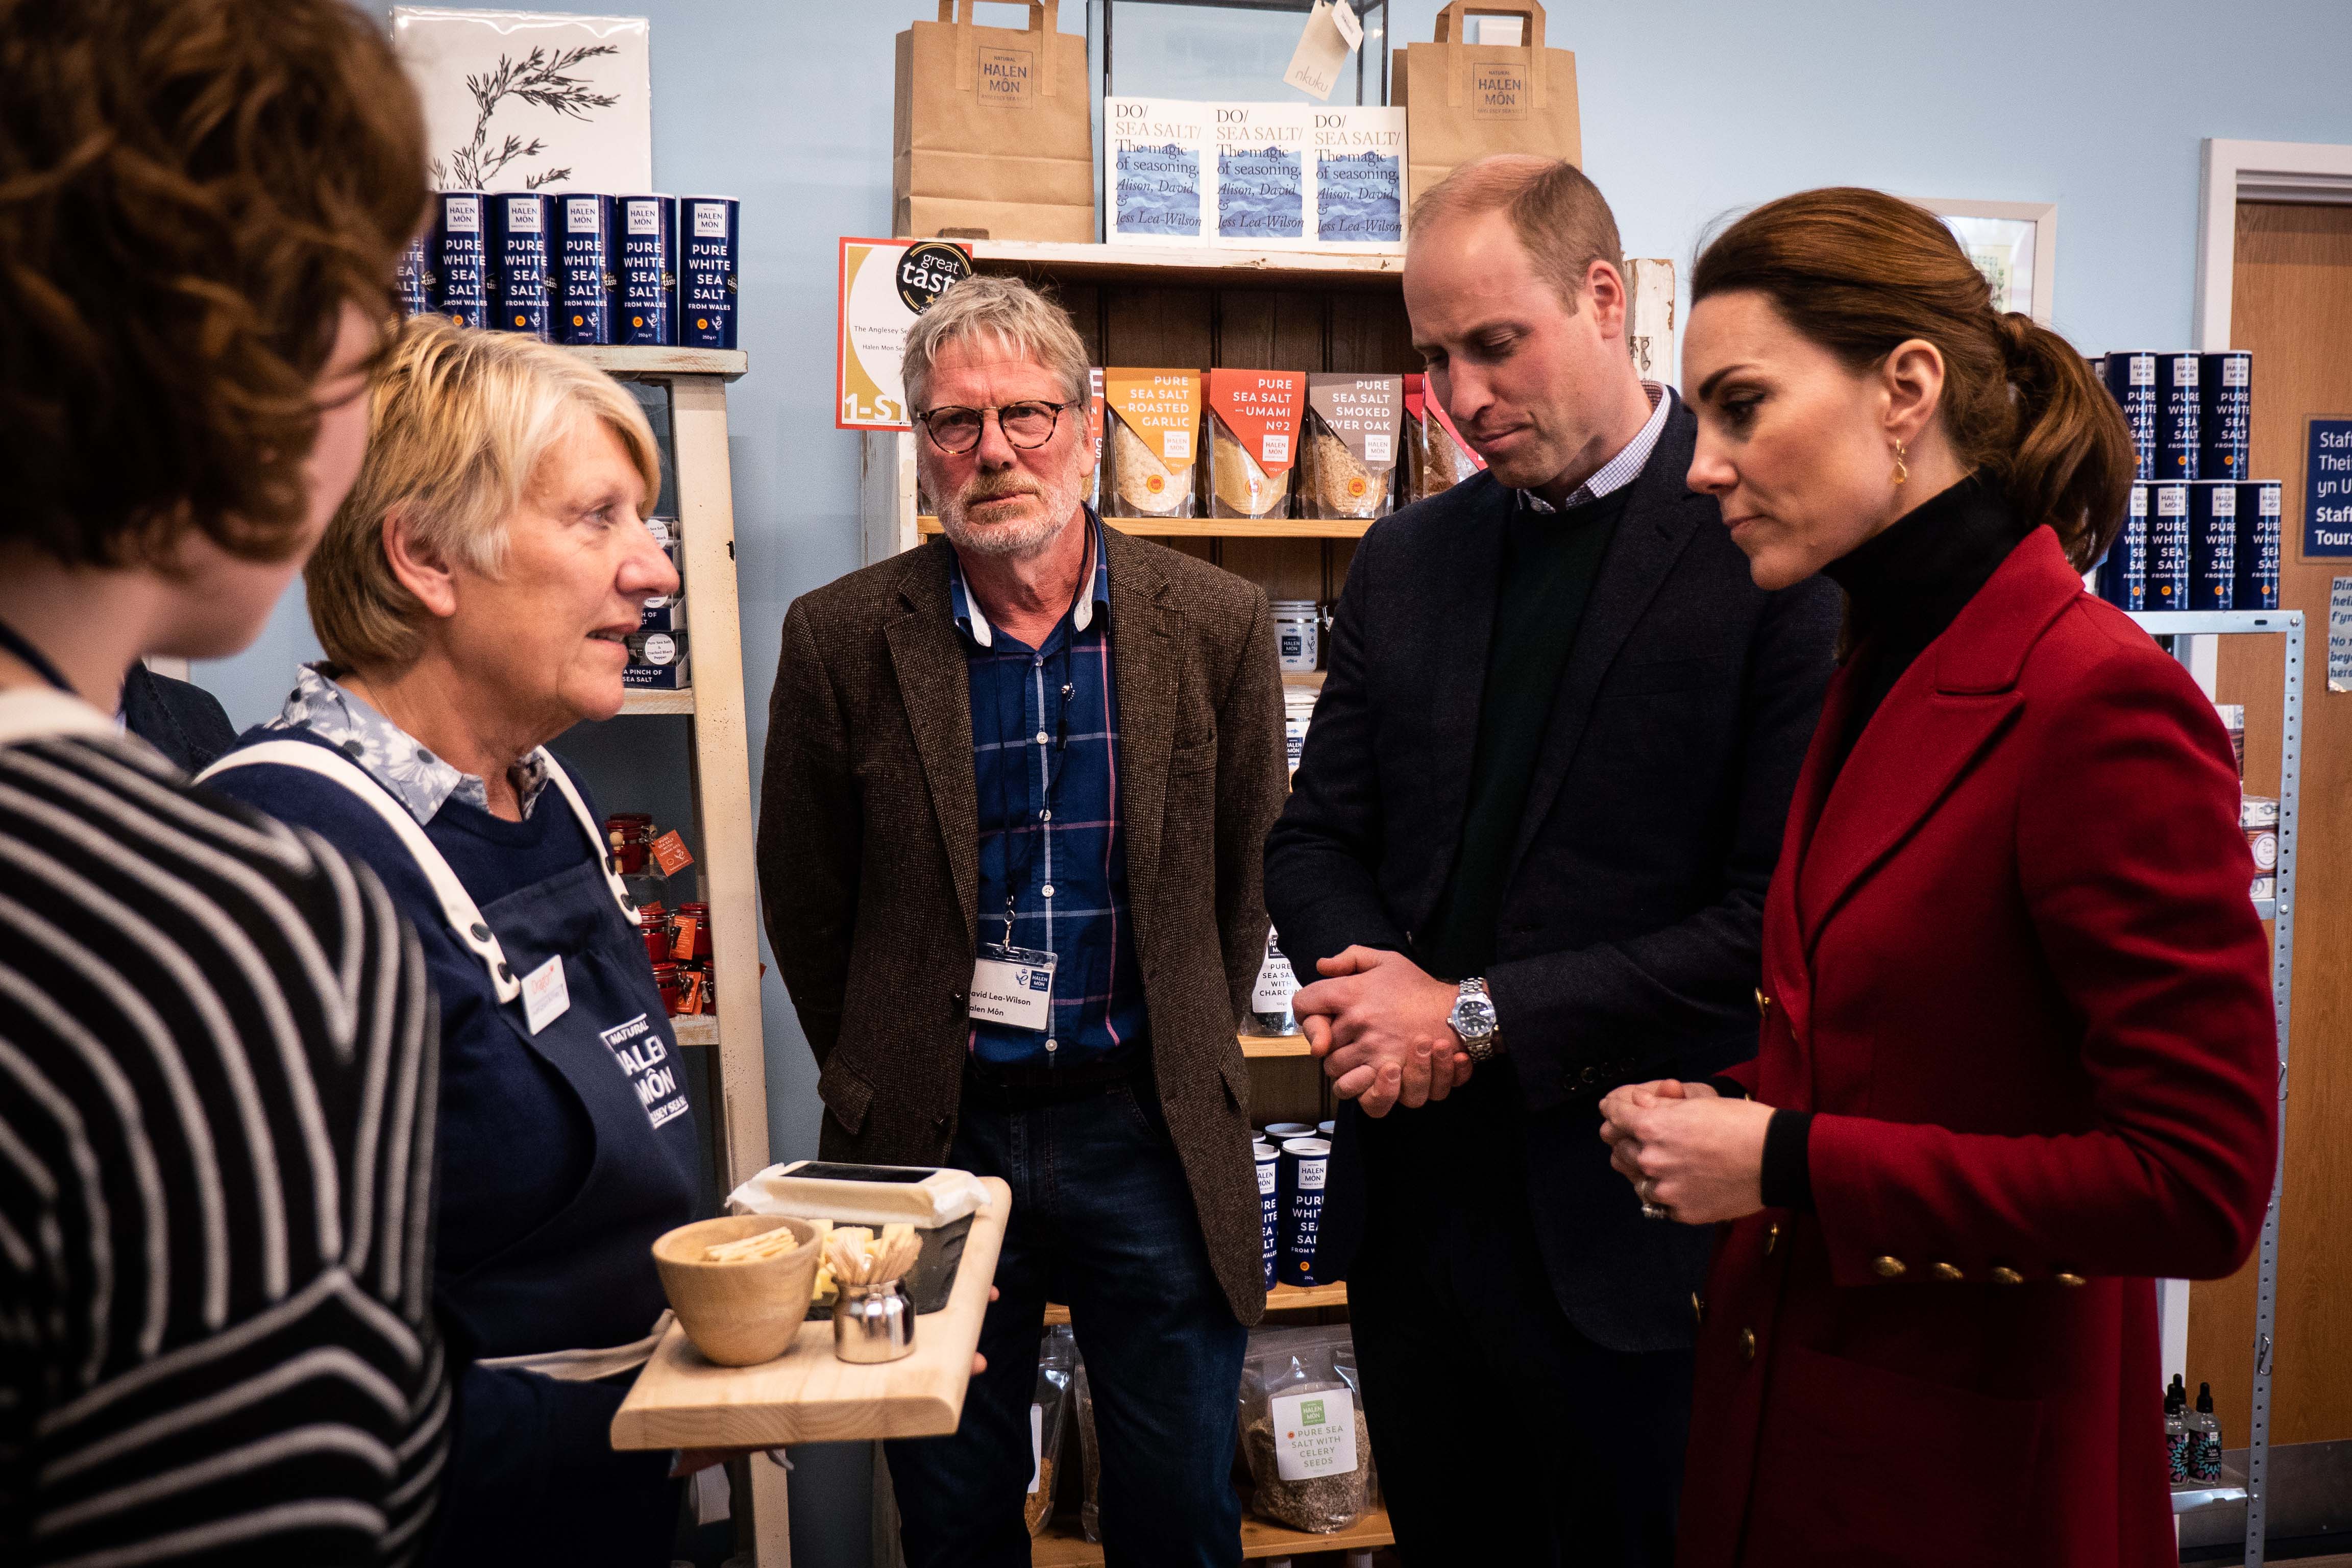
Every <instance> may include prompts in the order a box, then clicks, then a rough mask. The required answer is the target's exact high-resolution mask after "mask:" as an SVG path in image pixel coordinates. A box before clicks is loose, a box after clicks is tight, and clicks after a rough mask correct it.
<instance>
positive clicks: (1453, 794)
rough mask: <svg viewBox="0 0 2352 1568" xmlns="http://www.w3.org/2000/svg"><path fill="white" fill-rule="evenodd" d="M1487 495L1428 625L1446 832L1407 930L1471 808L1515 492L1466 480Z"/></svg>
mask: <svg viewBox="0 0 2352 1568" xmlns="http://www.w3.org/2000/svg"><path fill="white" fill-rule="evenodd" d="M1463 482H1464V483H1465V484H1469V485H1482V486H1485V487H1486V490H1487V492H1488V493H1487V494H1486V495H1485V496H1482V497H1481V498H1479V500H1480V504H1479V505H1477V506H1476V507H1475V508H1469V509H1465V516H1464V518H1463V520H1462V523H1461V531H1460V532H1459V533H1458V534H1456V535H1455V536H1454V538H1453V539H1451V540H1449V541H1448V542H1447V543H1448V547H1449V551H1450V553H1451V555H1452V560H1451V562H1450V563H1449V565H1448V568H1447V570H1445V571H1444V572H1442V573H1440V574H1437V575H1436V579H1435V581H1434V582H1433V584H1432V590H1433V591H1432V593H1431V605H1430V610H1429V616H1430V619H1429V621H1428V624H1429V625H1430V626H1433V627H1435V628H1436V635H1435V637H1434V638H1433V648H1434V650H1435V651H1434V657H1433V658H1432V660H1431V664H1432V669H1431V672H1430V698H1431V707H1430V716H1429V728H1430V733H1431V736H1432V744H1431V747H1430V759H1431V761H1432V763H1436V764H1439V765H1437V766H1436V767H1435V768H1434V769H1433V773H1434V775H1435V777H1434V783H1435V785H1436V800H1435V801H1434V803H1433V810H1432V813H1431V818H1430V819H1431V821H1432V822H1433V823H1436V824H1440V825H1442V826H1441V828H1440V831H1441V832H1442V833H1443V835H1444V837H1443V839H1442V840H1441V841H1440V842H1439V843H1437V844H1435V845H1433V847H1432V848H1431V851H1430V855H1429V858H1428V859H1427V861H1426V862H1425V865H1426V867H1427V870H1426V871H1425V872H1424V874H1423V879H1422V886H1421V889H1420V890H1419V894H1418V896H1417V897H1416V898H1415V899H1414V900H1413V906H1412V921H1411V922H1410V929H1412V930H1419V929H1420V928H1421V927H1423V926H1424V925H1426V924H1427V923H1428V921H1429V917H1430V915H1431V913H1432V912H1433V910H1435V909H1436V907H1437V898H1438V895H1439V894H1440V893H1442V892H1444V889H1445V879H1446V878H1447V877H1448V876H1450V875H1451V874H1452V873H1453V870H1454V855H1455V854H1456V853H1457V852H1458V851H1459V850H1460V848H1461V846H1462V818H1463V814H1464V813H1465V812H1467V811H1468V810H1469V809H1470V770H1471V767H1472V765H1473V764H1474V763H1475V761H1476V758H1477V754H1478V710H1479V708H1480V706H1481V705H1482V704H1483V703H1484V702H1485V700H1486V649H1487V645H1488V644H1489V643H1490V642H1492V641H1493V640H1494V636H1495V600H1496V595H1497V593H1498V592H1499V589H1500V584H1501V574H1502V570H1503V524H1504V521H1505V520H1507V518H1508V517H1509V516H1510V513H1511V508H1512V507H1514V506H1516V505H1517V504H1518V499H1517V495H1516V494H1515V493H1514V492H1513V491H1511V490H1507V489H1504V488H1503V487H1502V485H1501V483H1500V482H1499V481H1497V480H1496V479H1493V478H1491V477H1490V476H1487V475H1485V474H1479V475H1475V476H1474V477H1472V478H1471V479H1465V481H1463Z"/></svg>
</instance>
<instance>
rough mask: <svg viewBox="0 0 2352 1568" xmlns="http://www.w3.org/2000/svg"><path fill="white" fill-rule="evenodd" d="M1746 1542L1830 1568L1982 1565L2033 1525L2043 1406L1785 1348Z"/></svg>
mask: <svg viewBox="0 0 2352 1568" xmlns="http://www.w3.org/2000/svg"><path fill="white" fill-rule="evenodd" d="M1771 1376H1772V1382H1771V1384H1770V1386H1769V1388H1768V1389H1767V1390H1766V1393H1765V1397H1764V1419H1763V1423H1762V1426H1761V1429H1760V1430H1759V1432H1758V1434H1757V1460H1756V1479H1755V1482H1754V1486H1755V1491H1754V1508H1753V1512H1752V1514H1751V1516H1750V1522H1749V1525H1748V1544H1749V1547H1750V1548H1751V1549H1752V1550H1759V1551H1761V1552H1764V1554H1765V1555H1767V1556H1773V1555H1775V1554H1776V1553H1778V1552H1782V1551H1784V1550H1790V1549H1801V1552H1802V1554H1803V1556H1804V1557H1805V1559H1806V1561H1808V1562H1811V1563H1820V1564H1822V1565H1823V1568H1860V1565H1862V1564H1882V1563H1883V1564H1886V1565H1888V1568H1894V1565H1895V1564H1901V1565H1903V1568H1981V1565H1982V1564H1984V1563H1999V1562H2007V1561H2014V1560H2015V1556H2016V1552H2017V1551H2018V1549H2019V1546H2020V1545H2021V1542H2023V1541H2024V1539H2025V1537H2024V1535H2023V1531H2025V1529H2026V1521H2025V1518H2024V1513H2025V1504H2026V1499H2027V1496H2028V1494H2029V1492H2030V1491H2031V1489H2032V1482H2033V1475H2034V1461H2035V1458H2036V1450H2037V1448H2038V1447H2039V1444H2040V1438H2041V1429H2042V1405H2041V1403H2040V1402H2039V1401H2036V1400H2030V1399H1996V1398H1992V1397H1990V1395H1987V1394H1974V1393H1971V1392H1969V1390H1967V1389H1961V1388H1952V1387H1948V1386H1947V1385H1945V1384H1937V1383H1929V1382H1927V1381H1926V1380H1925V1379H1922V1378H1916V1377H1910V1376H1906V1375H1905V1374H1904V1373H1897V1372H1889V1371H1886V1370H1885V1368H1883V1367H1876V1366H1871V1365H1867V1364H1865V1363H1862V1362H1854V1361H1847V1360H1845V1359H1843V1358H1842V1357H1839V1356H1831V1355H1823V1354H1822V1353H1821V1352H1818V1351H1810V1350H1806V1349H1805V1348H1803V1347H1802V1346H1801V1345H1783V1346H1781V1347H1780V1350H1779V1351H1778V1352H1775V1354H1774V1358H1773V1363H1772V1373H1771Z"/></svg>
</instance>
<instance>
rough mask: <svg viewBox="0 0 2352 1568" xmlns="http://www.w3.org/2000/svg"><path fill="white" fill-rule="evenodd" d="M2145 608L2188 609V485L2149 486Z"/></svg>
mask: <svg viewBox="0 0 2352 1568" xmlns="http://www.w3.org/2000/svg"><path fill="white" fill-rule="evenodd" d="M2146 488H2147V491H2148V505H2147V607H2148V608H2149V609H2151V610H2185V609H2187V608H2189V487H2188V486H2187V485H2185V484H2181V485H2149V486H2147V487H2146Z"/></svg>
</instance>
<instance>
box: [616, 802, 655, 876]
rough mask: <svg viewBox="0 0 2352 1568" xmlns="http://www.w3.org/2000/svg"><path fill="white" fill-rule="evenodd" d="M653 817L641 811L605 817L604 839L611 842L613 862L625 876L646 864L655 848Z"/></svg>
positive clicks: (639, 869) (617, 813)
mask: <svg viewBox="0 0 2352 1568" xmlns="http://www.w3.org/2000/svg"><path fill="white" fill-rule="evenodd" d="M653 841H654V819H653V817H652V816H649V815H648V814H646V813H645V812H642V811H620V812H614V814H613V815H612V816H608V817H606V818H605V819H604V842H605V843H606V844H607V845H609V846H611V847H612V851H613V863H614V865H615V866H617V867H618V868H620V870H621V872H622V874H623V875H625V876H633V875H635V874H636V873H638V872H641V871H643V870H644V869H645V868H646V858H647V857H648V856H649V855H651V854H652V852H653Z"/></svg>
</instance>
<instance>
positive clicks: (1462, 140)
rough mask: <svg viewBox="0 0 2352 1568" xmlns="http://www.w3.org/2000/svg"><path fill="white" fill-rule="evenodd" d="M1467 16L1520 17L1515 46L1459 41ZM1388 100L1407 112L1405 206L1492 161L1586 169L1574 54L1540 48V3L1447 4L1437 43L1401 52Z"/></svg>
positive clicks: (1465, 0)
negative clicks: (1463, 169)
mask: <svg viewBox="0 0 2352 1568" xmlns="http://www.w3.org/2000/svg"><path fill="white" fill-rule="evenodd" d="M1472 16H1523V17H1525V18H1526V19H1527V20H1526V22H1525V24H1524V26H1522V28H1521V31H1520V37H1521V39H1522V42H1520V43H1518V44H1516V45H1512V44H1472V43H1465V42H1464V41H1463V35H1464V34H1465V32H1466V31H1467V30H1468V23H1469V19H1470V18H1471V17H1472ZM1396 101H1397V102H1398V103H1400V104H1402V106H1403V107H1404V111H1405V156H1406V163H1407V167H1406V174H1405V183H1406V195H1407V200H1408V201H1418V200H1420V199H1421V195H1422V193H1423V191H1426V190H1428V189H1429V187H1430V186H1432V185H1433V184H1437V182H1438V181H1440V180H1442V179H1444V178H1445V176H1446V175H1447V174H1452V173H1453V172H1454V170H1455V169H1456V168H1458V167H1459V166H1461V165H1462V164H1464V163H1473V162H1475V161H1476V160H1477V159H1480V158H1484V157H1486V156H1488V155H1489V154H1491V153H1537V154H1538V155H1539V156H1542V157H1546V158H1565V159H1567V160H1568V161H1569V162H1570V163H1577V164H1581V163H1583V161H1584V141H1583V138H1582V136H1581V135H1580V133H1579V131H1578V124H1577V114H1576V56H1575V55H1573V54H1571V53H1570V52H1569V51H1568V50H1566V49H1552V48H1546V47H1544V9H1543V6H1542V5H1539V4H1538V0H1452V4H1450V5H1447V6H1446V7H1445V9H1444V10H1443V11H1440V12H1439V13H1438V14H1437V41H1436V42H1434V43H1429V44H1412V45H1410V46H1408V47H1406V49H1405V51H1404V68H1403V69H1402V71H1400V72H1398V73H1397V76H1396Z"/></svg>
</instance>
